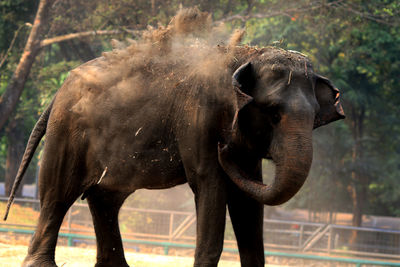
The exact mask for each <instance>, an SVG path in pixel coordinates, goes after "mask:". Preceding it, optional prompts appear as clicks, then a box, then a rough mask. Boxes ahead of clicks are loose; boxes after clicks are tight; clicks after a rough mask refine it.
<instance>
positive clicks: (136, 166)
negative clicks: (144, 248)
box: [6, 27, 345, 267]
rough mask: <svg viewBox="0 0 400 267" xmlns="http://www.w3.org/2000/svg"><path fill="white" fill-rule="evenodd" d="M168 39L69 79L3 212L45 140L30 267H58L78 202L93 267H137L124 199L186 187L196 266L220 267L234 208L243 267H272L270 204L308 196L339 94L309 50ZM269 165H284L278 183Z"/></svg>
mask: <svg viewBox="0 0 400 267" xmlns="http://www.w3.org/2000/svg"><path fill="white" fill-rule="evenodd" d="M169 30H171V31H172V30H173V27H169V28H162V29H157V30H153V31H154V33H158V34H159V33H160V32H161V33H163V34H159V36H162V37H160V38H162V42H153V41H152V42H143V43H139V44H134V45H132V46H129V47H128V48H125V49H122V50H118V51H114V52H109V53H108V54H104V55H103V56H101V57H99V58H97V59H94V60H92V61H89V62H87V63H85V64H83V65H81V66H79V67H78V68H76V69H75V70H73V71H71V73H70V75H69V76H68V78H67V79H66V80H65V82H64V84H63V85H62V87H61V88H60V89H59V90H58V92H57V93H56V95H55V97H54V98H53V100H52V102H51V104H50V105H49V106H48V108H47V109H46V110H45V111H44V112H43V114H42V115H41V117H40V118H39V120H38V121H37V123H36V125H35V127H34V129H33V130H32V133H31V136H30V138H29V141H28V144H27V148H26V151H25V154H24V156H23V159H22V162H21V165H20V169H19V171H18V174H17V177H16V179H15V183H14V186H13V190H12V193H11V195H10V199H9V203H8V208H7V213H6V217H7V214H8V209H9V208H10V205H11V203H12V200H13V198H14V194H15V191H16V189H17V188H18V185H19V183H20V182H21V179H22V176H23V174H24V172H25V170H26V168H27V166H28V164H29V162H30V160H31V158H32V156H33V153H34V151H35V149H36V147H37V146H38V144H39V142H40V140H41V139H42V137H43V136H44V135H46V140H45V143H44V148H43V154H42V159H41V167H40V173H39V191H40V207H41V210H40V216H39V220H38V224H37V229H36V231H35V234H34V235H33V237H32V241H31V243H30V246H29V250H28V255H27V256H26V258H25V260H24V262H23V266H25V267H27V266H46V267H48V266H56V263H55V260H54V254H55V247H56V243H57V236H58V231H59V229H60V225H61V223H62V221H63V218H64V216H65V214H66V212H67V211H68V209H69V207H70V206H71V205H72V204H73V203H74V201H75V200H76V199H77V198H78V197H81V198H82V199H87V201H88V204H89V208H90V212H91V214H92V218H93V224H94V229H95V233H96V243H97V262H96V265H95V266H96V267H106V266H128V264H127V262H126V260H125V257H124V251H123V244H122V241H121V235H120V231H119V226H118V212H119V210H120V207H121V206H122V204H123V202H124V200H125V199H126V198H127V197H128V196H129V195H130V194H132V193H133V192H134V191H135V190H137V189H141V188H146V189H164V188H170V187H173V186H176V185H179V184H184V183H188V184H189V186H190V188H191V189H192V191H193V193H194V199H195V206H196V215H197V235H196V250H195V262H194V266H204V267H211V266H217V264H218V261H219V258H220V255H221V252H222V248H223V240H224V227H225V214H226V210H227V209H228V210H229V215H230V218H231V221H232V225H233V229H234V232H235V235H236V239H237V244H238V249H239V254H240V261H241V265H242V266H247V267H250V266H252V267H254V266H264V264H265V257H264V247H263V205H279V204H282V203H284V202H286V201H288V200H289V199H290V198H292V197H293V196H294V195H295V194H296V193H297V192H298V191H299V190H300V188H301V187H302V185H303V183H304V182H305V180H306V178H307V175H308V172H309V169H310V166H311V162H312V131H313V129H315V128H318V127H320V126H323V125H326V124H328V123H330V122H333V121H336V120H339V119H343V118H344V117H345V115H344V112H343V109H342V107H341V104H340V94H339V90H338V89H337V88H336V87H335V86H334V85H333V84H332V82H331V81H330V80H329V79H327V78H325V77H323V76H321V75H319V74H317V73H316V72H314V70H313V67H312V64H311V62H310V60H309V59H308V57H307V56H305V55H303V54H301V53H299V52H295V51H290V50H284V49H281V48H276V47H264V48H257V47H250V46H229V45H228V46H223V45H218V46H207V47H203V46H202V45H197V46H196V45H192V46H187V45H182V46H179V44H175V43H168V42H169V41H168V40H165V39H168V38H170V37H169V35H168V34H164V33H165V32H168V31H169ZM153 36H154V35H153ZM182 42H183V41H182ZM174 49H178V51H176V50H174ZM199 51H200V52H199ZM201 51H203V52H204V53H203V52H201ZM195 54H196V55H195ZM197 55H200V56H197ZM189 58H190V61H189ZM206 63H207V64H206ZM205 66H206V67H205ZM263 159H268V160H271V161H272V162H273V163H274V164H275V165H276V170H275V177H274V180H273V182H272V184H270V185H265V184H263V182H262V168H261V162H262V160H263Z"/></svg>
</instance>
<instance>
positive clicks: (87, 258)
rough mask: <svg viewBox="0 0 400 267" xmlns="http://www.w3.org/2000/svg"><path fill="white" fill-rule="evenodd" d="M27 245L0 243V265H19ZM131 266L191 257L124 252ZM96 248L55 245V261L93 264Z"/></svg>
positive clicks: (158, 265) (230, 265)
mask: <svg viewBox="0 0 400 267" xmlns="http://www.w3.org/2000/svg"><path fill="white" fill-rule="evenodd" d="M26 251H27V247H26V246H21V245H9V244H0V266H2V267H19V266H21V263H22V261H23V260H24V257H25V255H26ZM125 256H126V259H127V261H128V264H129V265H130V266H131V267H150V266H151V267H170V266H171V267H172V266H173V267H191V266H193V259H192V258H188V257H176V256H161V255H154V254H152V255H150V254H141V253H133V252H126V253H125ZM95 259H96V250H95V249H91V248H77V247H62V246H59V247H57V250H56V262H57V264H58V266H60V267H61V266H62V267H82V266H94V264H95ZM219 266H221V267H239V266H240V264H239V263H238V262H233V261H221V263H220V264H219Z"/></svg>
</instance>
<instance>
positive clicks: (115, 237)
mask: <svg viewBox="0 0 400 267" xmlns="http://www.w3.org/2000/svg"><path fill="white" fill-rule="evenodd" d="M128 195H129V194H128V193H121V192H115V191H108V190H105V189H102V188H99V187H98V186H94V187H93V188H91V189H90V192H89V194H88V197H87V201H88V203H89V207H90V212H91V214H92V218H93V225H94V229H95V232H96V243H97V262H96V265H95V266H96V267H112V266H121V267H123V266H128V264H127V262H126V260H125V256H124V249H123V245H122V240H121V234H120V231H119V224H118V213H119V210H120V208H121V206H122V204H123V202H124V201H125V199H126V198H127V197H128Z"/></svg>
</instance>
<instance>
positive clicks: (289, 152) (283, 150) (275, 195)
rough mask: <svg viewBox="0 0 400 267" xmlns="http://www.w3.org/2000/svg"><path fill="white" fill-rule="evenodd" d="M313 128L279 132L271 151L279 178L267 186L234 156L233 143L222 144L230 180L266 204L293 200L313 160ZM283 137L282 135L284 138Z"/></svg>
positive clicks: (220, 151)
mask: <svg viewBox="0 0 400 267" xmlns="http://www.w3.org/2000/svg"><path fill="white" fill-rule="evenodd" d="M309 128H310V130H309V131H304V130H303V131H297V130H294V127H292V129H289V130H288V129H285V131H284V132H285V133H284V134H282V133H279V132H280V131H281V130H279V129H278V130H277V131H276V132H275V137H274V138H273V140H272V143H271V147H270V154H271V156H272V159H273V161H274V163H275V165H276V169H275V178H274V181H273V183H272V184H271V185H265V184H263V183H261V182H258V181H256V180H255V179H252V178H251V177H249V176H248V175H247V174H246V173H245V172H244V171H243V170H241V169H240V168H239V167H238V164H236V163H235V162H234V161H235V160H234V159H233V156H232V155H233V153H232V151H231V150H232V149H231V148H230V146H229V145H224V146H222V145H219V147H218V157H219V162H220V165H221V167H222V168H223V170H224V171H225V172H226V174H227V175H228V176H229V177H230V179H231V180H232V181H233V182H234V183H235V184H236V185H237V186H238V187H239V188H240V189H241V190H242V191H244V192H246V193H247V194H248V195H250V197H252V198H254V199H256V200H257V201H259V202H261V203H263V204H265V205H279V204H282V203H285V202H286V201H288V200H289V199H291V198H292V197H293V196H294V195H295V194H296V193H297V192H298V191H299V190H300V188H301V187H302V185H303V184H304V182H305V180H306V178H307V176H308V172H309V170H310V167H311V162H312V153H313V152H312V140H311V136H312V133H311V131H312V127H311V126H310V127H309ZM279 136H282V138H280V137H279Z"/></svg>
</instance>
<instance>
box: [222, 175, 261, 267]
mask: <svg viewBox="0 0 400 267" xmlns="http://www.w3.org/2000/svg"><path fill="white" fill-rule="evenodd" d="M228 188H229V190H228V209H229V215H230V217H231V221H232V226H233V229H234V232H235V235H236V240H237V243H238V248H239V254H240V262H241V266H242V267H261V266H264V264H265V257H264V244H263V216H264V206H263V205H262V204H260V203H259V202H257V201H256V200H254V199H252V198H250V197H248V196H247V195H245V194H244V193H243V192H242V191H241V190H239V189H238V188H237V187H236V185H234V184H233V183H230V185H229V187H228Z"/></svg>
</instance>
